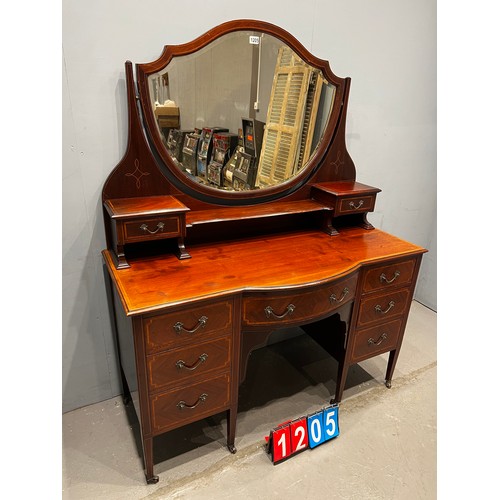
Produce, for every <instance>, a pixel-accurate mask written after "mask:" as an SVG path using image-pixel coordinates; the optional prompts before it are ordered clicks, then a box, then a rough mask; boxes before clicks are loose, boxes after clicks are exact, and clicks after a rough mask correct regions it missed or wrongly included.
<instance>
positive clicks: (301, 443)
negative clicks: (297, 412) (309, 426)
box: [293, 427, 306, 451]
mask: <svg viewBox="0 0 500 500" xmlns="http://www.w3.org/2000/svg"><path fill="white" fill-rule="evenodd" d="M293 434H294V436H295V437H297V436H298V435H299V434H300V438H299V442H298V443H297V448H295V451H297V450H301V449H302V448H305V446H306V444H305V443H304V438H305V437H306V431H305V429H304V427H296V428H295V432H294V433H293Z"/></svg>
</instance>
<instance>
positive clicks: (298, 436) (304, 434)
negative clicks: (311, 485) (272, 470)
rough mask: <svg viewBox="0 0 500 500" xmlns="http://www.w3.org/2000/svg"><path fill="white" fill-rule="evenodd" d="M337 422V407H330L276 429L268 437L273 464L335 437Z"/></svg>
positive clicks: (337, 432)
mask: <svg viewBox="0 0 500 500" xmlns="http://www.w3.org/2000/svg"><path fill="white" fill-rule="evenodd" d="M338 422H339V421H338V406H337V405H332V406H327V407H326V408H323V409H322V410H320V411H318V412H316V413H313V414H312V415H308V416H307V417H300V418H298V419H296V420H293V421H291V422H286V423H284V424H282V425H280V426H278V427H276V428H275V429H273V430H272V431H271V433H270V436H269V448H268V451H269V452H270V453H271V454H272V460H273V463H275V464H276V463H278V462H281V461H282V460H284V459H285V458H289V457H290V456H292V455H294V454H296V453H299V452H300V451H303V450H305V449H307V448H315V447H316V446H318V445H320V444H321V443H324V442H325V441H329V440H330V439H333V438H334V437H337V436H338V435H339V423H338Z"/></svg>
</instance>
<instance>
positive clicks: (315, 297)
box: [242, 274, 358, 327]
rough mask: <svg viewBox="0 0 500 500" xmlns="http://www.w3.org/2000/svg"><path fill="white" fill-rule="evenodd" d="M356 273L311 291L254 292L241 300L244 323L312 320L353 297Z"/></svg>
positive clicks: (277, 324) (261, 324) (245, 324)
mask: <svg viewBox="0 0 500 500" xmlns="http://www.w3.org/2000/svg"><path fill="white" fill-rule="evenodd" d="M357 278H358V276H357V274H355V275H353V276H351V277H350V278H346V279H343V280H341V281H338V282H336V283H332V284H330V285H322V286H319V287H317V288H316V289H313V290H311V291H303V289H302V290H301V291H296V292H295V293H290V294H282V295H277V294H271V293H263V294H255V295H251V296H248V297H246V298H244V299H243V320H242V323H243V326H252V327H258V326H269V325H272V326H277V327H279V326H281V325H283V326H284V325H289V324H291V323H294V322H300V321H307V320H313V319H315V318H319V317H321V316H323V315H326V314H328V313H329V312H330V311H333V310H335V309H337V308H338V307H340V306H342V305H344V304H345V303H348V302H349V301H351V300H353V299H354V295H355V291H356V281H357Z"/></svg>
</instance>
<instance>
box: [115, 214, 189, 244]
mask: <svg viewBox="0 0 500 500" xmlns="http://www.w3.org/2000/svg"><path fill="white" fill-rule="evenodd" d="M180 233H181V225H180V222H179V217H152V218H148V219H135V220H128V221H126V222H124V223H123V234H124V240H125V243H133V242H136V241H143V240H151V239H161V238H172V237H174V236H179V235H180Z"/></svg>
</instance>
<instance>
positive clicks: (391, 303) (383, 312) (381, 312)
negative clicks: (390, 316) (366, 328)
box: [375, 300, 396, 314]
mask: <svg viewBox="0 0 500 500" xmlns="http://www.w3.org/2000/svg"><path fill="white" fill-rule="evenodd" d="M395 305H396V302H394V301H393V300H391V301H390V302H389V307H388V308H387V309H386V310H385V311H382V306H380V305H378V304H377V305H376V306H375V311H377V312H378V313H380V314H387V313H388V312H389V311H390V310H391V309H392V308H393V307H394V306H395Z"/></svg>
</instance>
